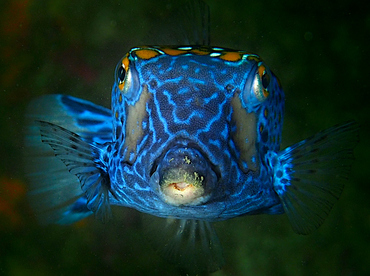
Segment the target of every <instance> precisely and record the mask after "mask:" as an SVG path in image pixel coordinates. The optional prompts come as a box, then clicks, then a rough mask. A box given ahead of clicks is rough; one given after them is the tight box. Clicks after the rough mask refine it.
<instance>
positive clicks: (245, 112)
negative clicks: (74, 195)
mask: <svg viewBox="0 0 370 276" xmlns="http://www.w3.org/2000/svg"><path fill="white" fill-rule="evenodd" d="M276 83H277V81H276V80H275V77H274V76H273V75H272V73H271V72H270V71H269V69H268V68H267V67H266V66H265V65H263V63H262V61H261V60H260V58H259V57H258V56H256V55H253V54H249V53H246V52H242V51H233V50H225V49H223V48H215V47H213V48H211V47H189V46H186V47H173V48H170V47H137V48H133V49H131V50H130V52H129V53H128V54H127V55H126V56H125V57H124V58H123V59H122V60H121V61H120V63H119V64H118V66H117V68H116V82H115V85H114V87H113V95H112V111H113V116H114V118H113V129H114V130H113V132H114V133H113V137H114V141H113V145H112V148H113V149H114V150H113V151H112V154H111V162H110V175H111V180H112V179H113V182H116V183H117V185H118V187H117V188H118V189H121V190H122V189H123V188H124V187H126V188H127V187H131V188H132V189H133V190H134V187H135V189H139V190H140V191H142V193H141V197H142V198H141V199H140V201H141V202H144V201H145V198H146V197H147V199H148V201H150V202H151V203H148V204H147V206H146V207H148V208H149V209H151V210H152V211H153V212H156V211H158V210H166V208H164V207H163V208H162V207H161V208H159V207H158V204H159V205H161V206H162V205H163V204H165V205H171V206H182V207H184V206H185V207H186V206H188V207H189V208H194V207H195V206H208V207H210V206H211V205H212V204H216V205H217V207H215V208H218V209H219V210H215V213H217V216H219V215H220V214H221V213H222V212H224V210H225V209H231V210H232V208H229V206H227V205H230V206H232V205H233V204H234V203H235V202H233V201H234V198H233V196H235V195H237V194H239V195H240V194H241V193H242V194H243V193H245V194H246V195H248V196H250V195H251V194H253V195H254V194H255V193H256V191H258V187H259V185H260V183H259V181H257V180H256V179H257V178H258V177H259V175H260V172H261V160H263V158H261V156H260V155H261V152H263V150H264V151H267V150H268V149H271V148H276V145H275V144H277V143H278V139H276V140H275V144H274V143H271V140H266V139H265V136H266V135H267V136H268V135H269V134H268V131H270V132H274V131H275V132H276V133H277V134H276V135H277V136H279V135H280V132H281V128H279V127H276V126H275V127H276V128H273V126H272V125H271V123H275V122H272V120H271V119H270V117H269V116H268V115H271V114H275V116H277V115H276V114H277V113H279V116H280V117H281V116H282V114H281V110H282V103H279V102H277V101H278V100H280V101H282V99H283V96H282V95H280V96H275V97H273V96H272V95H273V94H282V90H281V89H280V87H278V86H274V85H275V84H276ZM276 88H278V90H277V91H273V90H274V89H276ZM274 109H279V110H278V112H277V111H274ZM280 123H281V120H280ZM262 170H263V169H262ZM246 187H247V189H245V188H246ZM248 191H249V192H248ZM137 194H138V193H136V195H135V196H133V195H131V196H133V197H138V195H137ZM126 196H127V197H131V196H130V195H128V194H126ZM261 201H263V200H262V199H261ZM261 204H262V203H261ZM261 204H257V205H256V206H257V207H256V208H259V207H260V205H261ZM262 205H263V204H262ZM220 206H222V207H221V208H220ZM250 207H251V206H250ZM195 209H196V208H195ZM168 210H169V211H168V214H167V215H169V213H170V211H171V215H173V209H168ZM165 213H166V212H165ZM165 215H166V214H165ZM200 217H202V216H201V215H200Z"/></svg>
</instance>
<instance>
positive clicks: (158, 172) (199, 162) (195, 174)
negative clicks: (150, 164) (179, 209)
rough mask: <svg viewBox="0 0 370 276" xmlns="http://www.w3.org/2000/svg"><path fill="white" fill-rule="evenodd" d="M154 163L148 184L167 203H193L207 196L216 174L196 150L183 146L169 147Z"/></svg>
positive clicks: (199, 201)
mask: <svg viewBox="0 0 370 276" xmlns="http://www.w3.org/2000/svg"><path fill="white" fill-rule="evenodd" d="M157 164H158V165H157V167H156V169H155V171H154V172H153V174H152V175H151V178H150V185H151V188H152V190H153V191H154V192H156V193H157V194H158V195H159V197H160V198H161V199H162V200H163V201H164V202H166V203H167V204H170V205H174V206H194V205H199V204H203V203H205V202H207V201H208V200H209V199H210V198H211V196H212V192H213V191H214V189H215V187H216V185H217V181H218V180H217V175H216V173H215V172H214V170H213V169H212V166H211V164H210V162H209V161H208V159H207V158H206V157H205V156H204V155H203V154H202V153H201V152H200V151H199V150H198V149H196V148H193V147H186V146H183V145H179V146H174V147H171V148H170V149H169V150H168V151H167V152H166V153H165V154H164V156H162V157H160V160H158V163H157Z"/></svg>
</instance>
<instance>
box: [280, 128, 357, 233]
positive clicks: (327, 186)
mask: <svg viewBox="0 0 370 276" xmlns="http://www.w3.org/2000/svg"><path fill="white" fill-rule="evenodd" d="M358 130H359V127H358V126H357V124H356V123H355V122H352V121H351V122H347V123H345V124H343V125H337V126H334V127H332V128H329V129H327V130H324V131H322V132H319V133H318V134H316V135H314V136H312V137H310V138H308V139H306V140H304V141H301V142H299V143H297V144H295V145H293V146H291V147H288V148H286V149H285V150H283V151H282V152H280V153H278V154H277V160H276V162H275V163H276V165H275V166H274V175H275V179H274V189H275V191H276V192H277V194H278V195H279V197H280V199H281V201H282V204H283V208H284V210H285V213H286V214H287V216H288V218H289V220H290V222H291V224H292V227H293V230H294V231H295V232H297V233H299V234H309V233H310V232H312V231H313V230H314V229H316V228H318V227H319V226H320V225H321V224H322V223H323V221H324V220H325V218H326V217H327V216H328V214H329V212H330V210H331V208H332V206H333V204H334V203H335V202H336V201H337V200H338V198H339V196H340V194H341V192H342V190H343V187H344V183H345V181H346V180H347V179H348V174H349V172H350V168H351V165H352V163H353V161H354V156H353V149H354V147H355V145H356V143H357V142H358Z"/></svg>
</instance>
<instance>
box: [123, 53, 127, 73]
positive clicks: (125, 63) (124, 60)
mask: <svg viewBox="0 0 370 276" xmlns="http://www.w3.org/2000/svg"><path fill="white" fill-rule="evenodd" d="M128 64H129V60H128V54H126V55H125V57H124V58H123V59H122V65H123V67H124V68H125V70H126V71H127V70H128Z"/></svg>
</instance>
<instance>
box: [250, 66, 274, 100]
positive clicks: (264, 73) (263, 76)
mask: <svg viewBox="0 0 370 276" xmlns="http://www.w3.org/2000/svg"><path fill="white" fill-rule="evenodd" d="M270 80H271V73H270V71H269V69H268V68H267V67H266V66H265V65H263V64H260V65H259V67H258V70H257V72H256V75H255V78H254V80H253V85H252V90H253V94H254V96H255V97H256V99H257V100H258V101H259V102H263V101H264V100H266V99H267V97H268V96H269V94H270V93H269V85H270Z"/></svg>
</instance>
